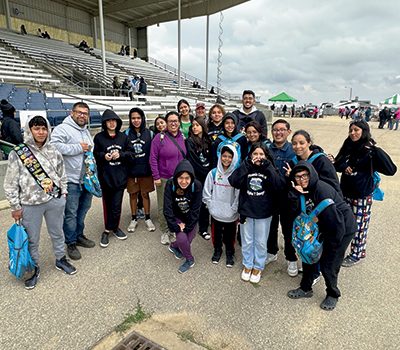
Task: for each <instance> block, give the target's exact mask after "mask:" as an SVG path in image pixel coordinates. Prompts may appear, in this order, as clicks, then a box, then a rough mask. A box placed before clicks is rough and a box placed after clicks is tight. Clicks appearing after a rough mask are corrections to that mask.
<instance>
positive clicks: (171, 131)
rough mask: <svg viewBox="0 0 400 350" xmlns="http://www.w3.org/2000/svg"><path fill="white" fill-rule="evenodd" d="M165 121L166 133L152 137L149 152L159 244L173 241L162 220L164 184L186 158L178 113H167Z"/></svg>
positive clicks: (163, 219)
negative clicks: (156, 203)
mask: <svg viewBox="0 0 400 350" xmlns="http://www.w3.org/2000/svg"><path fill="white" fill-rule="evenodd" d="M165 121H166V123H167V129H166V131H165V132H161V133H159V134H157V135H156V136H154V139H153V141H152V143H151V150H150V166H151V171H152V173H153V179H154V184H155V186H156V191H157V202H158V221H159V223H160V231H161V244H169V243H170V241H171V240H172V241H174V240H175V237H174V235H173V233H170V232H169V231H168V226H167V222H166V221H165V218H164V212H163V210H164V207H163V203H164V190H165V184H166V183H167V180H168V179H169V178H171V177H172V176H173V175H174V171H175V168H176V166H177V165H178V164H179V162H180V161H181V160H182V159H184V158H185V156H186V147H185V140H184V137H183V135H182V133H181V131H180V130H179V128H180V122H179V115H178V113H176V112H168V113H167V115H166V116H165Z"/></svg>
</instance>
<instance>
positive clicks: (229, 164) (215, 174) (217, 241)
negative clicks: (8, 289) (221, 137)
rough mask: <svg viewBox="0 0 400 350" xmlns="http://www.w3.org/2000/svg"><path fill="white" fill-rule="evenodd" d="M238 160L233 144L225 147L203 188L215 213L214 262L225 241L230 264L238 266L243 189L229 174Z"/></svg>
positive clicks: (207, 202) (218, 256) (205, 201)
mask: <svg viewBox="0 0 400 350" xmlns="http://www.w3.org/2000/svg"><path fill="white" fill-rule="evenodd" d="M237 163H238V154H237V151H236V148H235V147H234V146H233V145H226V146H223V147H222V150H221V156H220V157H219V158H218V165H217V167H216V168H214V169H213V170H211V171H210V172H209V173H208V175H207V178H206V181H205V183H204V188H203V202H204V203H205V204H206V205H207V207H208V210H209V212H210V214H211V237H212V242H213V244H214V254H213V256H212V258H211V261H212V263H213V264H218V263H219V261H220V259H221V255H222V244H223V243H224V244H225V250H226V266H227V267H232V266H233V265H234V254H235V237H236V231H237V220H238V218H239V214H238V204H239V192H240V191H239V190H238V189H235V188H233V187H232V186H231V185H230V183H229V181H228V177H229V176H230V175H231V174H232V173H233V171H234V170H235V167H236V165H237Z"/></svg>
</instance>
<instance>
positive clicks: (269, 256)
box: [265, 253, 278, 266]
mask: <svg viewBox="0 0 400 350" xmlns="http://www.w3.org/2000/svg"><path fill="white" fill-rule="evenodd" d="M277 260H278V254H270V253H268V254H267V260H265V266H267V265H268V264H269V263H272V262H274V261H277Z"/></svg>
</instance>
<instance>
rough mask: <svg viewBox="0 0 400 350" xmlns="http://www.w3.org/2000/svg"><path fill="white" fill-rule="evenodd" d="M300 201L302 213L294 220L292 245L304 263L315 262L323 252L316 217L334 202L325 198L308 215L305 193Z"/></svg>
mask: <svg viewBox="0 0 400 350" xmlns="http://www.w3.org/2000/svg"><path fill="white" fill-rule="evenodd" d="M300 203H301V213H300V215H298V216H297V217H296V219H295V220H294V222H293V230H292V245H293V247H294V249H295V250H296V252H297V254H298V255H299V257H300V258H301V260H302V261H303V262H304V263H306V264H315V263H317V262H318V261H319V259H320V258H321V254H322V242H319V241H318V237H319V228H318V224H317V223H316V222H315V218H316V217H317V216H318V215H319V214H320V213H321V212H322V211H323V210H324V209H326V208H327V207H329V206H330V205H332V204H334V202H333V200H332V199H330V198H327V199H324V200H323V201H322V202H321V203H319V204H318V205H317V206H316V207H315V208H314V209H313V211H312V212H311V213H310V214H308V215H307V214H306V199H305V197H304V196H303V195H300Z"/></svg>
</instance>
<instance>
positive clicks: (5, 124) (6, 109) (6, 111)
mask: <svg viewBox="0 0 400 350" xmlns="http://www.w3.org/2000/svg"><path fill="white" fill-rule="evenodd" d="M0 109H1V111H2V113H3V120H2V122H1V138H2V139H3V140H4V141H7V142H10V143H12V144H14V145H19V144H20V143H22V142H24V139H23V136H22V132H21V125H20V124H19V122H18V121H17V120H15V118H14V113H15V108H14V106H13V105H12V104H11V103H9V102H8V101H7V100H1V103H0Z"/></svg>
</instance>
